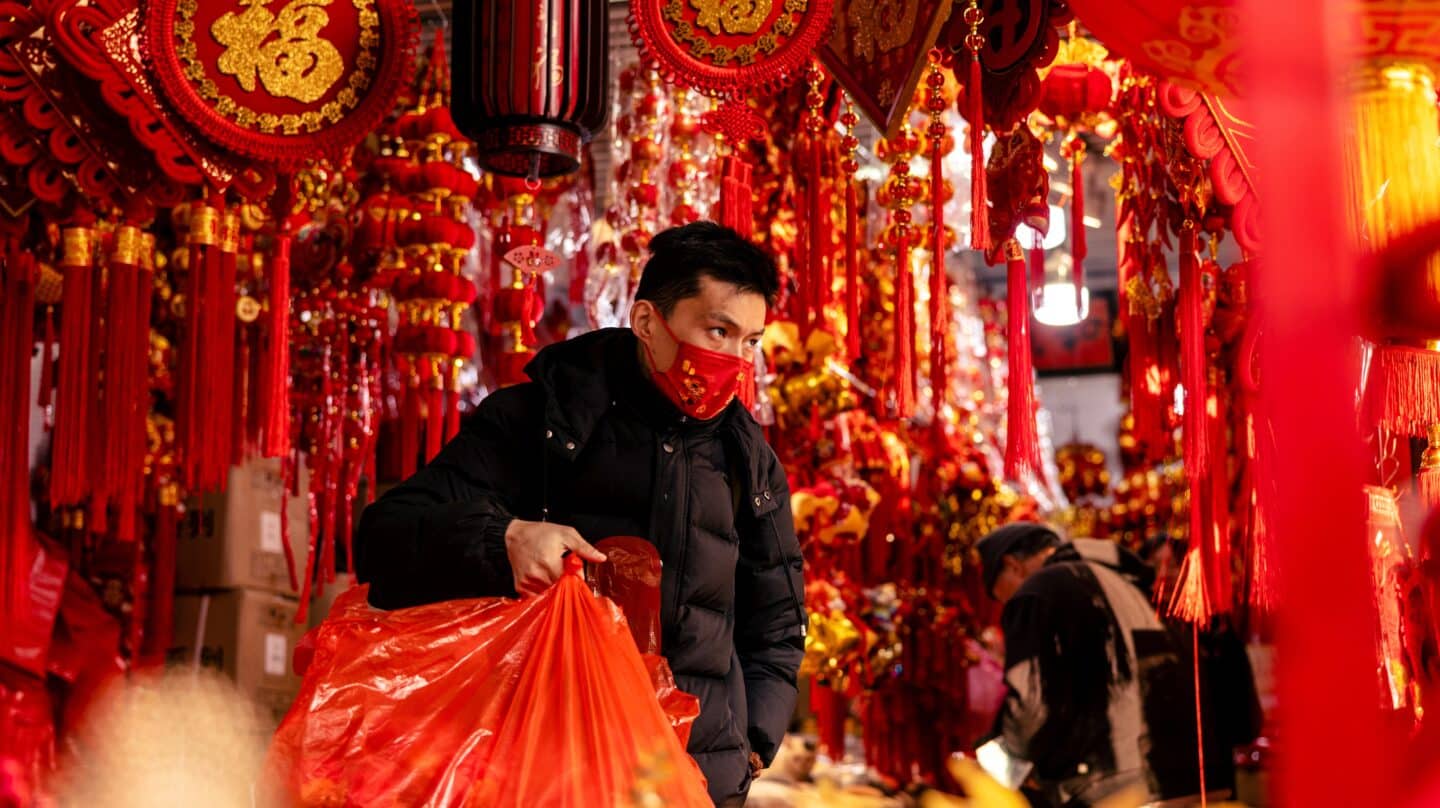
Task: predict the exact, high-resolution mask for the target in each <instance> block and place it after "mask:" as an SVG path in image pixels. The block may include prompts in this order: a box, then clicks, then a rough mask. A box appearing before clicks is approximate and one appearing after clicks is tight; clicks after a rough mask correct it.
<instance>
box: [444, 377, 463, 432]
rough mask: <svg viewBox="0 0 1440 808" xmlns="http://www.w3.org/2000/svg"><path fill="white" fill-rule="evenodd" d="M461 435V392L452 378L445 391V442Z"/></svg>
mask: <svg viewBox="0 0 1440 808" xmlns="http://www.w3.org/2000/svg"><path fill="white" fill-rule="evenodd" d="M459 434H460V391H459V390H457V389H456V385H455V380H454V379H453V378H452V379H451V381H450V384H449V385H448V386H447V387H446V390H445V442H446V443H449V442H450V441H452V440H455V436H456V435H459Z"/></svg>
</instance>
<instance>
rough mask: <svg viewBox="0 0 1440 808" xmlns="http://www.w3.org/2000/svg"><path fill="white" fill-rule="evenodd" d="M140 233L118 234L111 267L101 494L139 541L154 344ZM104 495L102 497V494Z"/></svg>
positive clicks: (124, 530) (128, 537) (122, 530)
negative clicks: (140, 436) (151, 345)
mask: <svg viewBox="0 0 1440 808" xmlns="http://www.w3.org/2000/svg"><path fill="white" fill-rule="evenodd" d="M143 235H144V234H143V233H141V231H140V228H138V227H135V226H133V225H122V226H120V227H119V228H117V229H116V230H115V236H114V249H113V250H112V251H111V254H110V263H109V277H110V280H109V285H110V294H109V313H108V314H107V316H106V325H105V331H106V334H105V336H106V338H107V340H108V345H107V346H106V350H105V392H104V396H105V409H106V415H105V420H106V423H105V432H106V435H107V439H106V440H105V441H104V446H105V472H104V473H105V477H106V483H105V485H104V486H101V487H99V489H98V490H100V491H104V492H105V493H106V495H107V498H108V499H110V500H111V501H113V502H115V503H116V505H117V507H118V513H117V516H118V518H119V523H118V527H117V531H116V537H117V538H119V539H121V540H122V541H133V540H134V539H136V538H137V536H136V533H135V531H136V520H137V514H136V509H137V508H138V506H139V500H140V490H141V489H142V487H143V486H144V474H145V457H144V447H143V446H142V445H140V444H138V443H137V442H136V441H135V440H134V439H133V438H134V436H135V435H136V434H137V433H138V434H144V432H145V416H146V412H147V410H148V407H147V406H146V405H147V404H148V396H147V395H146V384H147V380H148V378H149V377H148V372H147V371H148V356H149V342H150V325H149V322H150V318H149V313H150V273H149V271H147V270H146V269H145V267H144V266H142V259H141V254H142V252H143V251H144V248H145V241H144V237H143ZM97 493H98V491H97Z"/></svg>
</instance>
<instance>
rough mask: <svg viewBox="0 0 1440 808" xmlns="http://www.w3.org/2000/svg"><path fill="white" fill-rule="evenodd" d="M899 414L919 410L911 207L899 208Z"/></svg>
mask: <svg viewBox="0 0 1440 808" xmlns="http://www.w3.org/2000/svg"><path fill="white" fill-rule="evenodd" d="M895 219H896V221H897V222H898V224H897V225H896V227H895V231H894V233H895V333H894V341H895V344H894V349H895V351H894V373H895V414H896V416H897V417H899V418H901V419H906V418H909V417H911V416H913V415H914V414H915V275H914V273H913V272H911V271H910V224H909V223H910V211H908V210H899V211H896V212H895Z"/></svg>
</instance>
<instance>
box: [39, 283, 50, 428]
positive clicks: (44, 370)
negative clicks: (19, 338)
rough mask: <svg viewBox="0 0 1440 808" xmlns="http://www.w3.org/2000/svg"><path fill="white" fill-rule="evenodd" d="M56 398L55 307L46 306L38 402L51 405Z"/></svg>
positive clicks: (44, 405)
mask: <svg viewBox="0 0 1440 808" xmlns="http://www.w3.org/2000/svg"><path fill="white" fill-rule="evenodd" d="M54 400H55V307H54V306H49V305H47V306H46V307H45V341H44V342H43V343H42V345H41V348H40V396H39V398H38V399H36V404H37V405H38V406H40V407H41V408H44V407H49V406H50V404H51V403H52V402H53V401H54ZM47 420H48V418H47Z"/></svg>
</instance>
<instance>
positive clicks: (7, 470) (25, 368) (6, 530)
mask: <svg viewBox="0 0 1440 808" xmlns="http://www.w3.org/2000/svg"><path fill="white" fill-rule="evenodd" d="M3 259H4V260H3V263H0V373H3V374H4V375H3V376H0V378H4V379H7V380H8V381H7V382H6V386H5V389H4V391H3V392H0V486H4V487H3V488H0V491H3V493H0V531H3V532H0V536H4V541H3V542H0V543H3V545H4V546H3V547H0V625H6V624H7V621H9V620H11V618H10V616H11V615H14V614H16V613H17V612H18V611H19V610H20V609H21V608H23V606H24V604H25V603H26V602H27V601H26V600H25V598H26V597H27V596H28V594H29V592H28V589H29V587H28V586H27V584H28V580H29V577H28V576H27V575H25V574H24V570H27V569H29V563H30V558H29V556H30V552H31V550H30V548H31V547H32V546H33V542H32V541H31V540H30V535H31V534H30V530H31V528H30V490H29V486H30V475H29V474H28V468H29V463H30V440H29V435H30V352H31V351H32V350H34V345H35V333H34V326H35V320H34V306H35V280H36V278H35V271H36V263H35V259H34V257H33V256H31V255H30V254H29V253H21V252H18V250H17V249H15V247H14V246H13V245H11V246H10V247H9V249H7V250H6V254H5V255H4V256H3Z"/></svg>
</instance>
